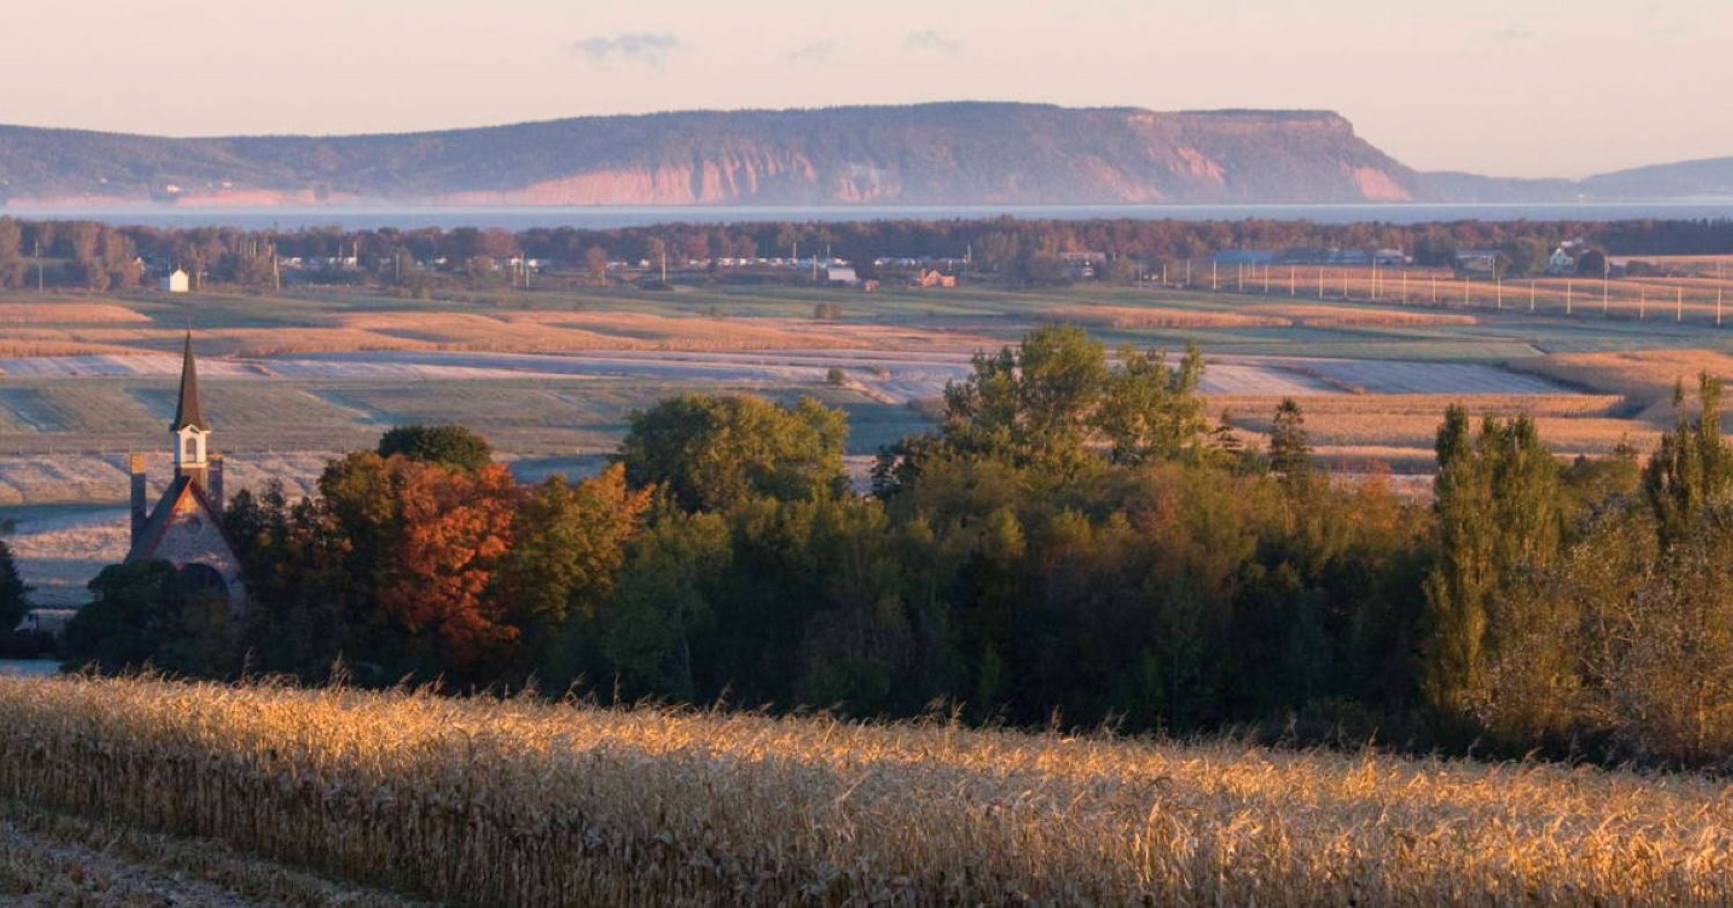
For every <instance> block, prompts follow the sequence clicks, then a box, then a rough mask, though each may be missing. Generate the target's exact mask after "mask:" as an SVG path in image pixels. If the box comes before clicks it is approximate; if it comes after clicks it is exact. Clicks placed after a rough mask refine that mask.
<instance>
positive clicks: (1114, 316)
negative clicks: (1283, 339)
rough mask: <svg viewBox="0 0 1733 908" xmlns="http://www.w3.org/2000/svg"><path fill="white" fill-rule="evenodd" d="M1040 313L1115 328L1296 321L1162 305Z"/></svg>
mask: <svg viewBox="0 0 1733 908" xmlns="http://www.w3.org/2000/svg"><path fill="white" fill-rule="evenodd" d="M1041 315H1042V317H1043V318H1045V319H1047V320H1049V321H1060V322H1074V323H1076V324H1080V325H1106V326H1109V327H1113V328H1251V327H1277V328H1284V327H1287V326H1289V325H1291V324H1293V320H1292V319H1288V318H1285V317H1283V316H1279V315H1256V314H1252V313H1245V312H1232V311H1222V310H1213V311H1212V310H1205V309H1177V308H1164V307H1160V306H1148V307H1144V306H1065V307H1061V308H1057V309H1048V310H1046V311H1045V312H1043V313H1041Z"/></svg>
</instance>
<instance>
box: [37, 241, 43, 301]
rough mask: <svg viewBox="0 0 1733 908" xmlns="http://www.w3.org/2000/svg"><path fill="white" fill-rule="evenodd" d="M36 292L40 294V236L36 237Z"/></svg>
mask: <svg viewBox="0 0 1733 908" xmlns="http://www.w3.org/2000/svg"><path fill="white" fill-rule="evenodd" d="M41 229H42V228H40V227H38V228H37V230H38V231H40V230H41ZM36 292H37V293H41V292H42V237H41V235H40V234H38V235H37V237H36Z"/></svg>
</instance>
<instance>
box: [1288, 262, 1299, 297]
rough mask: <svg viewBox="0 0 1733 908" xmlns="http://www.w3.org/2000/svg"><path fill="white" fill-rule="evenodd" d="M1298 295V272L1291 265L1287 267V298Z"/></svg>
mask: <svg viewBox="0 0 1733 908" xmlns="http://www.w3.org/2000/svg"><path fill="white" fill-rule="evenodd" d="M1299 295H1300V283H1299V271H1298V269H1296V268H1295V267H1294V266H1293V265H1289V266H1288V296H1289V297H1290V298H1291V297H1296V296H1299Z"/></svg>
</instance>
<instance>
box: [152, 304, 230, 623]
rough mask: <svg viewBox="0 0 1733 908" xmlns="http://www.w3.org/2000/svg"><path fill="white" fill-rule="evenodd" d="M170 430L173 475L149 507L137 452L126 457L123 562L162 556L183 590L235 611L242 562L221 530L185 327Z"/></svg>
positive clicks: (219, 470) (218, 463)
mask: <svg viewBox="0 0 1733 908" xmlns="http://www.w3.org/2000/svg"><path fill="white" fill-rule="evenodd" d="M169 432H170V433H172V434H173V435H174V437H175V446H174V478H173V479H171V480H170V481H169V483H168V488H167V489H165V490H164V491H163V494H162V497H161V498H159V499H157V503H156V507H154V508H151V509H149V510H148V511H147V510H146V508H145V492H146V483H145V469H144V455H142V454H134V455H132V458H131V469H132V544H131V548H130V550H129V551H128V552H127V556H126V560H127V561H128V562H134V561H157V560H161V561H167V562H169V563H170V564H173V565H174V566H175V569H176V570H178V571H180V572H181V575H182V578H183V579H184V580H185V581H186V582H187V584H188V586H189V588H191V589H209V590H213V591H215V592H218V593H220V594H222V595H224V596H226V597H227V599H228V601H229V606H230V608H233V609H239V608H241V607H242V606H243V605H244V604H245V603H246V590H245V589H244V588H243V587H242V585H241V560H240V558H239V557H238V556H237V555H236V554H235V549H234V546H232V545H230V544H229V540H228V537H227V536H226V535H225V534H224V532H223V521H222V513H223V458H222V455H221V454H212V453H210V449H209V441H210V434H211V427H210V423H208V422H207V421H206V420H205V415H204V409H203V407H202V406H201V405H200V402H199V375H198V364H197V363H196V362H194V360H193V337H192V333H191V332H188V333H187V341H186V354H185V356H184V358H183V359H182V362H181V387H180V399H179V402H178V403H177V404H176V406H175V415H174V420H173V421H172V422H170V423H169Z"/></svg>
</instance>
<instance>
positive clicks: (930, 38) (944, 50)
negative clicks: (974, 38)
mask: <svg viewBox="0 0 1733 908" xmlns="http://www.w3.org/2000/svg"><path fill="white" fill-rule="evenodd" d="M906 43H907V46H908V49H909V50H913V51H932V52H934V53H941V54H954V53H956V52H957V51H959V50H962V49H963V43H962V42H961V41H958V40H956V39H954V38H949V37H947V36H945V35H943V34H940V33H939V32H936V31H933V30H932V29H930V28H929V29H927V30H926V31H919V32H911V33H910V34H909V40H908V41H907V42H906Z"/></svg>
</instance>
